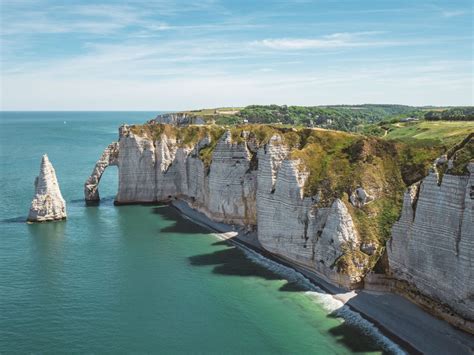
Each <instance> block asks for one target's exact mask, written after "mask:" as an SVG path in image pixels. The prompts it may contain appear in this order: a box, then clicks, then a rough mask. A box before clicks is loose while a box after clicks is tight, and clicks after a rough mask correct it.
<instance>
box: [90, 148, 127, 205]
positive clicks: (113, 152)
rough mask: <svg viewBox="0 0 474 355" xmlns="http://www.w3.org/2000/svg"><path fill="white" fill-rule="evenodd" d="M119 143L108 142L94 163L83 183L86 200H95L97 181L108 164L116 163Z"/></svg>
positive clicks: (97, 192) (97, 190)
mask: <svg viewBox="0 0 474 355" xmlns="http://www.w3.org/2000/svg"><path fill="white" fill-rule="evenodd" d="M118 152H119V145H118V143H117V142H113V143H111V144H109V146H108V147H107V148H105V150H104V152H103V153H102V155H101V156H100V158H99V160H98V161H97V163H95V166H94V169H93V170H92V174H91V175H90V176H89V178H88V179H87V181H86V182H85V184H84V196H85V199H86V201H87V202H97V201H99V200H100V197H99V182H100V178H101V177H102V174H103V173H104V171H105V169H106V168H107V167H108V166H109V165H118Z"/></svg>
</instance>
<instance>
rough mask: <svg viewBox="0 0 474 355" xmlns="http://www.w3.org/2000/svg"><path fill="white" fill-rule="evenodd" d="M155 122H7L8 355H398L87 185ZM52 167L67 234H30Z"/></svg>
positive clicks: (211, 246) (0, 119)
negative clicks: (122, 143)
mask: <svg viewBox="0 0 474 355" xmlns="http://www.w3.org/2000/svg"><path fill="white" fill-rule="evenodd" d="M157 113H158V111H156V112H82V111H81V112H1V113H0V181H1V193H0V353H160V354H190V353H192V354H350V353H361V354H380V353H400V352H401V350H400V348H398V347H397V345H395V344H394V343H393V342H391V341H390V340H389V339H387V338H386V337H385V336H384V335H383V334H382V333H381V332H380V331H379V330H378V329H377V328H376V327H375V326H374V325H372V324H371V323H369V322H368V321H366V320H365V319H363V318H362V317H361V316H360V315H359V314H357V313H355V312H353V311H351V310H350V309H348V308H347V306H344V305H343V304H342V303H341V302H339V301H337V300H335V299H334V298H333V297H332V296H330V295H328V294H326V293H324V292H323V291H322V290H320V289H319V288H318V287H317V286H315V285H313V284H311V283H310V282H309V281H308V280H307V279H305V278H304V277H303V276H302V275H300V274H299V273H297V272H295V271H293V270H292V269H290V268H287V267H284V266H281V265H279V264H277V263H275V262H273V261H271V260H268V259H266V258H264V257H262V256H260V255H259V254H257V253H255V252H254V251H251V250H247V249H241V248H239V247H236V246H232V245H230V244H228V243H227V242H225V241H222V240H220V239H219V238H217V237H216V235H214V234H213V233H212V232H211V231H209V230H207V229H206V228H204V227H202V226H200V225H198V224H195V223H194V222H193V221H191V220H189V219H187V218H185V217H184V216H182V215H180V214H179V213H178V212H177V211H176V210H175V209H174V208H172V207H169V206H166V205H133V206H114V204H113V201H114V196H115V194H116V192H117V186H118V177H117V168H116V167H109V168H108V169H107V170H106V172H105V174H104V176H103V177H102V181H101V183H100V194H101V197H102V201H101V203H100V204H99V205H98V206H86V204H85V203H84V195H83V185H84V182H85V181H86V179H87V177H88V176H89V174H90V173H91V172H92V169H93V167H94V164H95V162H96V160H97V159H98V158H99V156H100V154H101V153H102V151H103V149H104V148H105V147H106V146H107V145H108V144H109V143H111V142H112V141H116V140H117V139H118V127H119V126H120V125H121V124H122V123H129V124H133V123H143V122H145V121H146V120H149V119H151V118H153V117H154V116H156V114H157ZM43 154H48V156H49V158H50V160H51V162H52V164H53V166H54V168H55V170H56V175H57V178H58V181H59V185H60V188H61V191H62V194H63V197H64V199H65V200H66V204H67V214H68V218H67V220H66V221H61V222H51V223H42V224H27V223H25V220H26V217H27V214H28V210H29V206H30V203H31V200H32V198H33V194H34V186H33V184H34V180H35V177H36V176H37V175H38V172H39V168H40V161H41V156H42V155H43Z"/></svg>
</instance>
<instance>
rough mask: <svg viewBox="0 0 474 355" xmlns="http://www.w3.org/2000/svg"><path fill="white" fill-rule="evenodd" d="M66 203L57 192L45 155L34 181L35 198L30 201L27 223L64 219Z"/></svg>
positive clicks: (51, 169) (49, 163)
mask: <svg viewBox="0 0 474 355" xmlns="http://www.w3.org/2000/svg"><path fill="white" fill-rule="evenodd" d="M66 216H67V215H66V202H65V201H64V199H63V196H62V195H61V191H60V190H59V184H58V180H57V178H56V172H55V170H54V168H53V165H52V164H51V162H50V161H49V159H48V156H47V155H46V154H45V155H43V157H42V159H41V166H40V172H39V175H38V176H37V177H36V179H35V196H34V198H33V201H31V207H30V212H29V214H28V219H27V220H28V222H46V221H54V220H61V219H65V218H66Z"/></svg>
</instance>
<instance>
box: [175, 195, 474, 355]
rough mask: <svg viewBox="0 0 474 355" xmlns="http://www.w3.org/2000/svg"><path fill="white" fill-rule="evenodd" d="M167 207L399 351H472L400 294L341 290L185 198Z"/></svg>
mask: <svg viewBox="0 0 474 355" xmlns="http://www.w3.org/2000/svg"><path fill="white" fill-rule="evenodd" d="M170 206H172V207H174V208H176V209H177V210H178V211H179V212H180V213H181V214H182V215H183V216H185V217H187V218H189V219H190V220H192V221H193V222H194V223H197V224H200V225H202V226H204V227H206V228H208V229H209V230H210V231H212V232H214V233H216V236H217V237H219V238H220V239H222V240H226V241H228V242H229V243H231V244H233V245H236V246H238V247H241V248H244V249H245V248H247V249H251V250H252V251H254V252H255V253H257V254H259V255H262V256H264V257H265V258H268V259H269V260H271V261H273V262H276V263H278V264H280V265H283V266H285V267H288V268H290V269H292V270H294V271H296V272H299V273H300V274H302V275H303V276H304V277H306V278H307V279H308V280H309V281H310V282H311V283H312V284H313V285H314V286H316V287H317V288H320V289H322V290H323V291H324V292H326V293H327V294H329V295H331V296H332V297H333V298H334V299H335V300H337V301H340V302H342V303H343V305H345V306H348V307H349V309H351V310H352V311H354V312H356V313H357V314H359V315H360V316H361V317H362V318H363V319H365V320H366V321H369V322H370V323H372V324H373V325H374V326H375V327H376V328H377V329H378V330H379V331H380V332H381V333H382V334H383V335H385V336H386V337H387V338H388V339H390V340H391V341H392V342H394V343H395V344H397V345H398V346H399V347H400V348H401V349H402V350H403V351H406V352H408V353H410V354H414V353H430V354H442V353H456V354H472V353H473V352H474V337H472V336H471V335H469V334H467V333H464V332H462V331H461V330H458V329H456V328H454V327H453V326H451V325H450V324H449V323H447V322H445V321H442V320H440V319H438V318H436V317H434V316H432V315H430V314H429V313H427V312H426V311H424V310H423V309H422V308H420V307H419V306H417V305H415V304H414V303H412V302H410V301H409V300H407V299H406V298H404V297H403V296H400V295H397V294H394V293H391V292H375V291H367V290H353V291H346V290H343V289H341V288H339V287H337V286H334V285H332V284H330V283H328V282H326V281H324V280H323V279H321V278H320V277H319V276H318V275H316V274H315V273H314V272H312V271H311V270H309V269H308V268H306V267H304V266H301V265H297V264H295V263H293V262H291V261H289V260H286V259H284V258H281V257H279V256H276V255H273V254H270V253H269V252H267V251H265V250H264V249H263V248H262V247H261V246H260V245H259V243H258V240H257V239H256V233H255V232H249V233H243V231H242V230H239V229H235V228H234V227H233V226H231V225H228V224H225V223H220V222H214V221H212V220H211V219H210V218H209V217H207V216H206V215H204V214H203V213H201V212H199V211H197V210H195V209H193V208H192V207H190V206H189V205H188V203H187V202H186V201H185V200H181V199H177V200H173V201H171V203H170ZM420 325H422V326H420ZM427 339H429V342H428V341H427Z"/></svg>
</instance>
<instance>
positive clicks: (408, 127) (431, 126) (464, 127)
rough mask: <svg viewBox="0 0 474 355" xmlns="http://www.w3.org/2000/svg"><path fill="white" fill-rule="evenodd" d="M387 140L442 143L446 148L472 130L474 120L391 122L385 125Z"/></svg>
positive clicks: (409, 142)
mask: <svg viewBox="0 0 474 355" xmlns="http://www.w3.org/2000/svg"><path fill="white" fill-rule="evenodd" d="M387 129H388V133H387V135H386V136H385V137H384V139H387V140H396V141H400V142H404V143H407V144H415V145H420V144H424V145H444V146H446V147H447V148H449V147H450V146H452V145H454V144H456V143H458V142H459V141H460V140H462V139H463V138H464V137H466V136H467V135H468V134H469V133H472V132H474V121H419V122H406V123H402V122H400V123H393V124H390V125H388V127H387Z"/></svg>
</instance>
